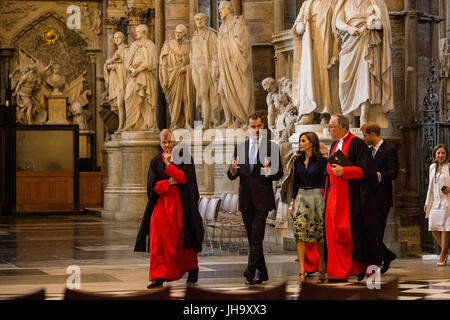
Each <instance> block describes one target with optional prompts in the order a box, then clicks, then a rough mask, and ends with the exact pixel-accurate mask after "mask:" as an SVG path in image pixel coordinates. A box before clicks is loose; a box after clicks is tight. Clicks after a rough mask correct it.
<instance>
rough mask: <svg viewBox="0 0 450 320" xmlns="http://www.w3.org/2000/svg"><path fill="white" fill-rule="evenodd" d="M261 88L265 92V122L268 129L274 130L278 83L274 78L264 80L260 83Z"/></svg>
mask: <svg viewBox="0 0 450 320" xmlns="http://www.w3.org/2000/svg"><path fill="white" fill-rule="evenodd" d="M261 84H262V87H263V89H264V90H265V91H267V96H266V103H267V110H268V115H267V122H268V126H269V129H270V130H272V131H274V130H275V119H276V117H277V110H276V109H275V97H276V96H277V95H278V83H277V81H276V80H275V79H274V78H271V77H269V78H265V79H264V80H263V81H262V83H261Z"/></svg>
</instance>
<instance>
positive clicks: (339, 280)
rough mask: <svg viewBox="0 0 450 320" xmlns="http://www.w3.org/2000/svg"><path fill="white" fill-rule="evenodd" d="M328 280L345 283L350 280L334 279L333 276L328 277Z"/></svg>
mask: <svg viewBox="0 0 450 320" xmlns="http://www.w3.org/2000/svg"><path fill="white" fill-rule="evenodd" d="M327 282H328V283H345V282H348V280H347V279H333V278H330V279H327Z"/></svg>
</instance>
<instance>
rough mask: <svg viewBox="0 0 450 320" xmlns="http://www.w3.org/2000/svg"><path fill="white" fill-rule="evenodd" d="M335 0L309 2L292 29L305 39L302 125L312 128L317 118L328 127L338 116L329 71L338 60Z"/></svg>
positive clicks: (300, 79) (300, 107)
mask: <svg viewBox="0 0 450 320" xmlns="http://www.w3.org/2000/svg"><path fill="white" fill-rule="evenodd" d="M332 4H333V1H332V0H306V1H305V2H303V4H302V7H301V9H300V12H299V14H298V16H297V19H296V21H295V23H294V26H293V28H292V30H293V33H294V34H295V35H298V36H301V37H302V54H301V62H300V72H299V74H298V82H297V83H298V101H296V104H297V105H298V111H299V118H300V119H299V120H300V123H299V124H312V123H313V122H314V119H315V118H316V114H320V118H321V123H328V120H329V117H330V114H335V113H337V112H339V106H338V105H336V104H337V101H334V100H337V99H333V98H332V96H333V92H332V90H331V89H332V87H333V86H332V84H331V82H332V81H336V84H335V87H337V81H338V78H337V74H336V76H335V77H332V76H330V69H331V68H332V67H333V66H334V64H335V63H336V62H337V60H338V47H337V42H336V40H335V37H334V34H333V31H332V27H331V19H332V17H333V6H332Z"/></svg>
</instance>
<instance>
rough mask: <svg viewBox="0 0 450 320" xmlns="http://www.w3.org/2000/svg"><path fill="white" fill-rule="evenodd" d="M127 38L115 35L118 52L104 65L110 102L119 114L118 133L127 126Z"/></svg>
mask: <svg viewBox="0 0 450 320" xmlns="http://www.w3.org/2000/svg"><path fill="white" fill-rule="evenodd" d="M124 39H125V36H124V34H123V33H122V32H120V31H119V32H116V33H115V34H114V42H115V44H116V45H117V50H116V52H114V54H113V56H112V57H111V59H108V60H106V63H105V65H104V68H103V69H104V70H103V71H104V72H103V73H104V75H105V83H106V85H107V87H108V94H109V95H108V96H109V98H108V100H109V101H108V102H109V105H110V106H111V108H112V110H114V111H116V110H117V112H118V115H119V127H118V128H117V131H116V133H118V132H120V131H121V130H122V129H123V127H124V124H125V85H126V81H127V71H126V69H125V55H126V45H125V44H124V43H123V41H124Z"/></svg>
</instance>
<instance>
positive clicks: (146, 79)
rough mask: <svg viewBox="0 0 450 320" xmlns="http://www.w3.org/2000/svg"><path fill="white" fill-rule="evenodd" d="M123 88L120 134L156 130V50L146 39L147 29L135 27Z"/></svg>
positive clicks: (144, 26) (151, 42)
mask: <svg viewBox="0 0 450 320" xmlns="http://www.w3.org/2000/svg"><path fill="white" fill-rule="evenodd" d="M127 57H128V58H127V62H126V68H127V70H128V77H127V84H126V88H125V111H126V124H125V128H124V129H123V130H124V131H157V129H156V77H155V73H156V47H155V44H154V43H153V41H151V40H150V39H148V28H147V26H146V25H144V24H141V25H138V26H137V27H136V40H135V41H134V42H133V43H132V44H131V46H130V49H129V51H128V55H127Z"/></svg>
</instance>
